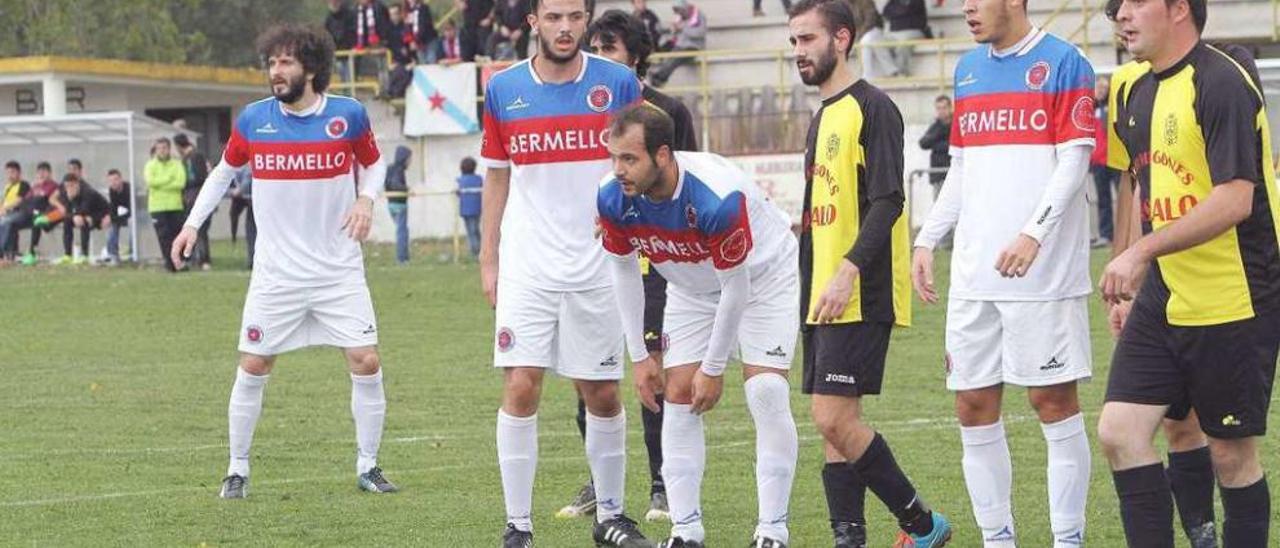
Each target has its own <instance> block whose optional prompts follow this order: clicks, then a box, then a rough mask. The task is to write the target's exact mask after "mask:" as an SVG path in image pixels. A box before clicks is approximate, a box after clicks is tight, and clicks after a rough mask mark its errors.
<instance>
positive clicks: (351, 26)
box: [324, 0, 356, 82]
mask: <svg viewBox="0 0 1280 548" xmlns="http://www.w3.org/2000/svg"><path fill="white" fill-rule="evenodd" d="M324 29H325V30H327V31H329V36H332V37H333V46H334V49H336V50H338V51H343V50H350V49H352V48H354V47H356V12H355V10H353V9H351V6H350V5H349V4H347V2H346V1H345V0H329V14H328V15H326V16H325V18H324ZM336 60H337V65H338V74H339V75H341V76H340V77H341V78H342V81H343V82H350V81H351V79H352V76H353V75H352V74H351V61H350V58H349V57H346V56H342V55H339V56H337V57H336Z"/></svg>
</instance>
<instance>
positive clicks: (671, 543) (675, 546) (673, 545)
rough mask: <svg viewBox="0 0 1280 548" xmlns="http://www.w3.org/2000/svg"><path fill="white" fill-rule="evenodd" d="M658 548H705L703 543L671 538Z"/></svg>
mask: <svg viewBox="0 0 1280 548" xmlns="http://www.w3.org/2000/svg"><path fill="white" fill-rule="evenodd" d="M658 548H705V547H704V546H703V544H702V543H701V542H698V541H696V540H685V539H682V538H680V537H671V538H669V539H667V540H664V541H662V542H660V543H658Z"/></svg>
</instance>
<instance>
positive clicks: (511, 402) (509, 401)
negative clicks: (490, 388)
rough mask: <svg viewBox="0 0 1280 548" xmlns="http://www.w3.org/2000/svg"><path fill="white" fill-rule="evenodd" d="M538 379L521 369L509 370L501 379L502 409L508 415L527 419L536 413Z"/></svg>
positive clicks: (539, 385)
mask: <svg viewBox="0 0 1280 548" xmlns="http://www.w3.org/2000/svg"><path fill="white" fill-rule="evenodd" d="M539 381H540V378H539V377H537V376H536V375H535V374H533V373H531V372H528V371H525V370H523V369H509V370H507V372H506V375H505V376H504V377H503V398H502V400H503V401H502V408H503V410H505V411H506V412H507V413H508V414H510V415H514V416H517V417H527V416H530V415H533V414H534V413H536V412H537V411H538V396H539V392H540V390H541V383H540V382H539Z"/></svg>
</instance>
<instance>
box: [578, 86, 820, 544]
mask: <svg viewBox="0 0 1280 548" xmlns="http://www.w3.org/2000/svg"><path fill="white" fill-rule="evenodd" d="M609 135H610V137H609V155H610V156H611V157H612V158H613V173H612V174H610V175H608V176H606V177H605V179H604V181H602V182H601V186H600V193H599V204H598V207H599V212H600V225H601V228H602V230H603V244H604V248H605V250H607V251H608V252H609V253H610V261H609V263H610V266H611V271H612V274H613V280H614V286H615V291H616V293H617V300H618V309H619V313H620V314H621V317H622V325H623V332H624V333H625V335H626V340H627V347H628V349H629V350H630V352H631V360H632V362H633V363H634V364H635V381H636V390H637V392H638V393H639V395H640V400H641V401H642V402H643V403H644V405H645V406H646V407H649V408H650V409H657V407H658V403H657V397H659V396H657V394H659V393H661V394H663V396H662V397H664V398H665V399H666V408H665V416H664V417H663V423H662V438H663V439H662V448H663V463H664V464H663V470H662V471H663V477H664V478H666V480H667V494H668V497H669V501H670V503H671V514H672V522H673V526H672V528H671V538H670V539H668V540H667V541H665V542H663V543H662V544H661V546H662V547H664V548H667V547H670V548H675V547H685V548H689V547H700V546H703V544H704V542H705V537H706V532H705V530H704V529H703V526H702V508H701V503H700V502H699V499H700V491H701V485H702V476H703V472H704V470H705V468H706V439H705V434H704V432H703V422H702V415H704V414H706V413H707V412H709V411H711V409H712V408H714V407H715V405H716V403H717V402H718V401H719V399H720V395H721V393H722V391H723V389H724V373H725V366H726V364H727V362H728V360H729V358H730V356H731V355H738V356H739V357H740V358H741V360H742V363H743V366H742V374H743V378H744V379H745V381H746V382H745V383H744V389H745V391H746V396H747V407H748V408H749V409H750V411H751V416H752V418H753V419H754V421H755V429H756V492H757V497H758V502H759V514H758V521H757V522H756V530H755V534H754V536H753V537H752V540H751V544H750V546H753V547H758V548H784V547H785V546H786V545H787V542H788V541H789V537H788V530H787V508H788V503H789V502H790V499H791V483H792V479H793V478H794V477H795V466H796V453H797V451H798V440H797V437H796V425H795V420H794V419H793V418H792V415H791V403H790V398H789V393H790V389H789V385H788V384H787V376H786V373H787V370H788V369H789V368H790V367H791V358H792V354H793V352H794V351H795V343H796V330H797V328H798V327H799V323H800V319H799V314H798V311H797V310H796V307H795V303H796V300H797V299H799V279H798V274H797V272H796V268H795V255H796V241H795V237H794V236H792V234H791V221H790V219H789V218H788V217H787V216H786V214H785V213H783V212H782V210H780V209H778V208H777V207H776V206H774V205H773V204H771V203H769V202H768V201H767V199H766V198H765V196H764V195H763V193H762V192H761V191H760V189H759V188H758V187H756V186H755V182H754V181H752V180H751V179H750V178H749V177H748V176H747V175H746V174H745V173H743V172H742V171H741V170H739V169H738V168H736V167H734V166H733V164H731V163H729V161H728V160H725V159H724V158H721V157H719V156H715V155H712V154H704V153H693V152H675V151H673V150H672V145H673V143H674V142H675V131H674V124H673V122H672V120H671V117H670V116H668V115H667V114H666V113H664V112H662V111H661V110H658V109H655V108H652V107H650V106H648V105H636V106H633V107H630V108H628V109H627V110H624V111H622V112H621V113H620V114H618V115H617V117H615V118H614V121H613V124H612V125H611V126H610V130H609ZM641 253H643V254H644V255H645V256H646V257H648V258H649V260H650V262H651V263H652V265H653V268H656V269H658V270H660V271H661V272H662V274H663V276H664V277H665V278H666V279H667V280H668V281H669V282H670V286H668V297H669V300H668V301H667V309H666V319H665V325H666V327H667V336H668V338H669V340H670V347H669V348H668V349H667V351H666V353H665V354H664V355H663V358H664V362H663V363H661V364H660V363H658V361H657V360H656V359H655V358H654V357H653V356H652V355H650V354H649V352H648V350H647V349H646V345H645V341H644V336H643V331H644V330H643V327H642V326H643V323H644V312H645V309H646V308H647V307H646V306H645V304H644V286H643V282H642V281H641V273H640V263H639V262H638V258H639V257H638V256H639V254H641ZM663 368H665V377H666V382H665V385H664V383H663V381H662V378H663V373H664V371H663V370H662V369H663Z"/></svg>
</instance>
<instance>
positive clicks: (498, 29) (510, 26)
mask: <svg viewBox="0 0 1280 548" xmlns="http://www.w3.org/2000/svg"><path fill="white" fill-rule="evenodd" d="M528 18H529V0H498V1H497V4H496V5H495V6H494V7H493V19H494V27H493V32H492V33H490V34H489V43H488V45H487V47H486V48H485V50H486V51H488V52H489V57H490V58H492V59H498V60H508V59H524V58H525V56H526V55H528V52H529V23H528Z"/></svg>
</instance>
